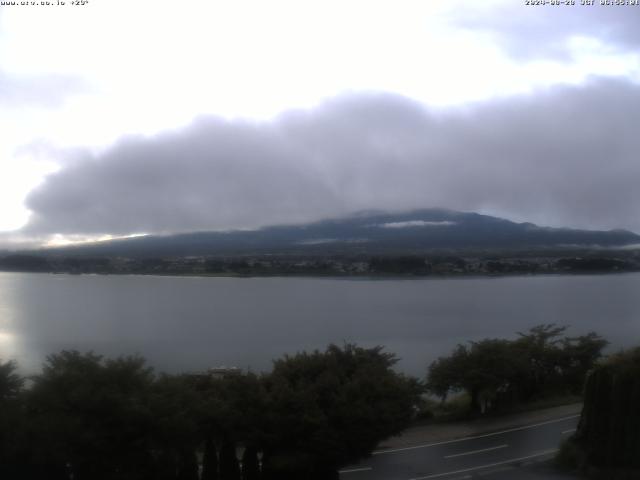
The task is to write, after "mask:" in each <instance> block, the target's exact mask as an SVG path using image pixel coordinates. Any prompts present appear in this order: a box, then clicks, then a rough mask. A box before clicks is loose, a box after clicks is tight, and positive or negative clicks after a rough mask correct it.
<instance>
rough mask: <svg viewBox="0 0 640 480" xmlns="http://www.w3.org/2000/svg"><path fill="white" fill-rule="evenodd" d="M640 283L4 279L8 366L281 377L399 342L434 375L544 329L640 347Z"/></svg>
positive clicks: (572, 279) (2, 320)
mask: <svg viewBox="0 0 640 480" xmlns="http://www.w3.org/2000/svg"><path fill="white" fill-rule="evenodd" d="M639 287H640V274H621V275H601V276H529V277H503V278H452V279H408V280H398V279H375V280H367V279H357V280H349V279H335V278H333V279H332V278H316V279H313V278H210V277H207V278H197V277H153V276H115V275H111V276H99V275H97V276H96V275H93V276H82V275H50V274H17V273H0V358H2V359H6V358H15V359H16V360H18V362H19V364H20V365H21V366H22V368H23V369H26V370H35V369H37V368H38V367H39V365H40V363H41V362H42V360H43V359H44V358H45V356H46V355H48V354H50V353H54V352H57V351H59V350H61V349H63V348H75V349H79V350H94V351H95V352H97V353H102V354H106V355H120V354H133V353H140V354H142V355H144V356H145V357H147V358H148V359H149V361H150V362H151V364H152V365H154V366H156V367H158V368H159V369H160V370H169V371H182V370H197V369H204V368H207V367H210V366H215V365H236V366H239V367H243V368H246V367H251V368H252V369H253V370H257V371H259V370H266V369H269V368H270V365H271V360H272V359H273V358H276V357H279V356H281V355H282V354H284V353H295V352H296V351H299V350H311V349H314V348H320V349H322V348H324V347H325V346H326V345H327V344H328V343H330V342H335V343H342V342H344V341H346V342H357V343H358V344H360V345H363V346H374V345H378V344H381V345H385V346H386V347H387V350H388V351H392V352H395V353H397V354H398V355H399V356H400V357H401V361H400V363H399V364H398V367H399V368H400V369H402V370H404V371H406V372H408V373H411V374H414V375H419V376H422V375H424V373H425V371H426V365H427V364H428V362H430V361H431V360H433V359H434V358H435V357H437V356H438V355H443V354H446V353H448V352H449V351H450V349H451V348H452V347H453V346H455V344H456V343H460V342H464V341H466V340H478V339H481V338H486V337H492V338H495V337H513V336H515V332H517V331H523V330H526V329H528V328H529V327H531V326H533V325H536V324H540V323H551V322H555V323H559V324H568V325H571V326H572V328H571V330H570V331H569V333H571V334H581V333H586V332H588V331H590V330H595V331H597V332H598V333H601V334H602V335H604V336H605V337H607V338H608V339H609V340H610V341H611V342H612V345H613V348H619V347H626V346H631V345H634V344H640V296H639V295H637V292H638V291H640V288H639Z"/></svg>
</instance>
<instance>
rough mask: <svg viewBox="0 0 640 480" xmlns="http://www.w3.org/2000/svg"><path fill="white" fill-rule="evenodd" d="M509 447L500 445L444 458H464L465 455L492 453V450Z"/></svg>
mask: <svg viewBox="0 0 640 480" xmlns="http://www.w3.org/2000/svg"><path fill="white" fill-rule="evenodd" d="M508 446H509V445H498V446H497V447H489V448H482V449H480V450H472V451H470V452H464V453H456V454H455V455H446V456H445V457H444V458H456V457H464V456H465V455H473V454H474V453H482V452H490V451H491V450H498V449H500V448H507V447H508Z"/></svg>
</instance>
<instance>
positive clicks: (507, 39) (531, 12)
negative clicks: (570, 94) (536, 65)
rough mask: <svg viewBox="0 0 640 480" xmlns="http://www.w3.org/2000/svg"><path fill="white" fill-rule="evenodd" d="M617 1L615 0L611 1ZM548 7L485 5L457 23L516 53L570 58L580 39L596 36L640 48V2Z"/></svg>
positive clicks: (460, 12)
mask: <svg viewBox="0 0 640 480" xmlns="http://www.w3.org/2000/svg"><path fill="white" fill-rule="evenodd" d="M611 2H612V3H614V2H615V0H611ZM576 3H577V4H578V5H574V6H565V5H555V6H553V5H547V6H539V5H537V4H535V2H533V4H532V5H529V6H527V5H525V2H524V1H522V2H505V3H504V4H503V5H499V6H495V7H493V8H491V9H486V10H483V9H482V6H477V7H476V8H473V7H472V6H470V8H466V9H456V10H454V11H452V12H451V14H450V16H451V19H450V21H452V22H453V23H455V24H458V25H461V26H463V27H467V28H470V29H472V30H473V31H475V32H477V31H479V30H486V31H487V32H491V33H494V34H496V35H497V36H498V40H499V42H500V45H501V46H502V47H503V48H505V49H506V50H507V51H509V52H510V53H511V54H512V55H513V56H514V57H516V58H522V59H531V58H536V57H537V58H540V57H548V56H552V57H554V56H555V57H566V56H568V55H569V46H570V45H569V44H570V42H571V41H572V40H573V39H576V38H590V39H597V40H598V41H599V42H601V43H602V44H603V45H605V46H606V47H607V48H609V49H611V50H618V51H621V52H624V51H629V52H637V49H638V47H640V7H639V6H637V5H615V4H613V5H600V0H595V2H594V4H593V5H580V0H577V1H576Z"/></svg>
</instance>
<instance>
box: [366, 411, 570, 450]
mask: <svg viewBox="0 0 640 480" xmlns="http://www.w3.org/2000/svg"><path fill="white" fill-rule="evenodd" d="M579 416H580V415H570V416H568V417H562V418H557V419H555V420H547V421H546V422H540V423H535V424H533V425H526V426H524V427H516V428H509V429H508V430H502V431H500V432H493V433H485V434H483V435H474V436H472V437H463V438H457V439H455V440H445V441H443V442H435V443H426V444H424V445H414V446H413V447H403V448H392V449H390V450H377V451H375V452H373V453H371V455H383V454H386V453H396V452H404V451H406V450H416V449H418V448H428V447H435V446H437V445H448V444H450V443H456V442H466V441H467V440H475V439H477V438H486V437H493V436H495V435H502V434H503V433H511V432H518V431H520V430H527V429H528V428H535V427H541V426H543V425H550V424H552V423H560V422H564V421H565V420H570V419H572V418H578V417H579Z"/></svg>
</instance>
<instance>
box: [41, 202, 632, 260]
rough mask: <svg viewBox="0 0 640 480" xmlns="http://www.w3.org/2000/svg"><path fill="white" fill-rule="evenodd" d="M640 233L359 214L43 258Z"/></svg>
mask: <svg viewBox="0 0 640 480" xmlns="http://www.w3.org/2000/svg"><path fill="white" fill-rule="evenodd" d="M635 244H640V235H637V234H635V233H633V232H631V231H628V230H624V229H612V230H583V229H575V228H565V227H546V226H538V225H535V224H533V223H530V222H522V223H517V222H513V221H510V220H507V219H504V218H499V217H494V216H490V215H484V214H479V213H475V212H460V211H456V210H449V209H444V208H428V209H427V208H425V209H415V210H409V211H405V212H395V213H389V212H384V211H362V212H356V213H354V214H351V215H348V216H344V217H338V218H327V219H323V220H319V221H316V222H310V223H305V224H298V225H274V226H267V227H262V228H259V229H256V230H230V231H223V232H221V231H217V232H216V231H199V232H189V233H178V234H171V235H145V236H138V237H130V238H123V239H114V240H108V241H102V242H96V243H89V244H81V245H70V246H65V247H49V248H46V249H41V250H39V251H38V252H39V253H46V254H54V255H55V254H61V255H62V254H64V255H79V256H86V255H93V256H124V257H127V256H132V257H135V256H138V257H143V256H147V257H157V256H162V257H170V256H174V257H175V256H215V255H245V254H246V255H251V254H285V253H295V254H301V255H304V254H309V255H322V254H340V253H347V254H384V253H392V254H402V253H416V252H424V251H433V250H442V249H455V250H470V249H507V250H509V249H547V248H573V247H577V248H592V247H593V248H597V247H627V246H630V245H635Z"/></svg>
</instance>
